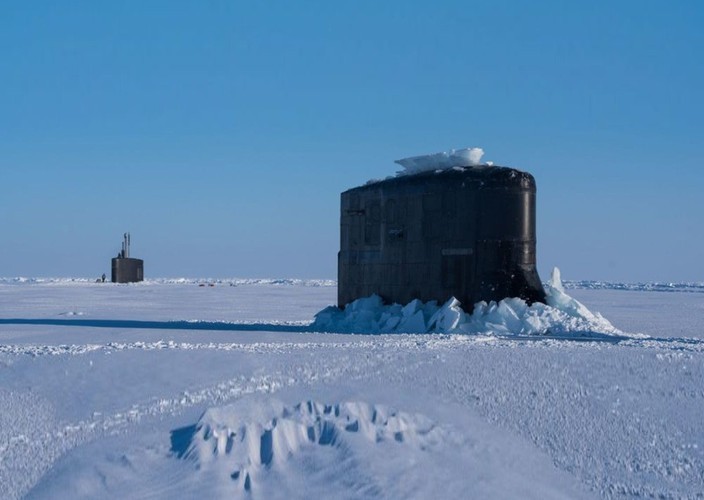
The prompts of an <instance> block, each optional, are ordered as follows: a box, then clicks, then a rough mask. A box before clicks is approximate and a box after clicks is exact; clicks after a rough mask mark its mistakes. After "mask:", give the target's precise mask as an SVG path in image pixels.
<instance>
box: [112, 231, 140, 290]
mask: <svg viewBox="0 0 704 500" xmlns="http://www.w3.org/2000/svg"><path fill="white" fill-rule="evenodd" d="M111 268H112V277H111V281H112V282H113V283H134V282H137V281H143V280H144V261H143V260H142V259H133V258H132V257H130V233H125V235H124V240H123V242H122V250H121V251H120V253H118V254H117V257H114V258H113V259H112V266H111Z"/></svg>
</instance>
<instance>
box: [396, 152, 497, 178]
mask: <svg viewBox="0 0 704 500" xmlns="http://www.w3.org/2000/svg"><path fill="white" fill-rule="evenodd" d="M483 155H484V150H483V149H482V148H463V149H451V150H450V151H444V152H441V153H433V154H428V155H421V156H411V157H409V158H403V159H401V160H396V163H398V164H399V165H401V166H402V167H403V168H404V170H402V171H400V172H397V174H398V175H412V174H417V173H419V172H427V171H432V170H445V169H448V168H453V167H471V166H476V165H480V163H481V160H482V156H483Z"/></svg>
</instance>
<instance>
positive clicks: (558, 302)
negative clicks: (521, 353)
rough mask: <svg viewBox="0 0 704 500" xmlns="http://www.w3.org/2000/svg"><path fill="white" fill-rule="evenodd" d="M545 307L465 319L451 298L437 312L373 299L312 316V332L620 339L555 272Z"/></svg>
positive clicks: (497, 309)
mask: <svg viewBox="0 0 704 500" xmlns="http://www.w3.org/2000/svg"><path fill="white" fill-rule="evenodd" d="M545 292H546V295H547V300H546V302H547V304H541V303H534V304H531V305H528V304H526V302H525V301H524V300H523V299H520V298H506V299H503V300H501V301H499V302H498V303H497V302H494V301H492V302H489V303H486V302H483V301H482V302H478V303H476V304H474V310H473V312H472V314H468V313H466V312H465V311H464V310H463V309H462V307H461V304H460V302H459V301H458V300H457V299H455V298H454V297H453V298H451V299H450V300H448V301H447V302H445V304H444V305H442V306H438V305H437V302H435V301H431V302H427V303H423V302H421V301H420V300H418V299H416V300H413V301H412V302H410V303H408V304H407V305H405V306H401V305H399V304H392V305H384V304H383V302H382V300H381V298H380V297H379V296H377V295H372V296H371V297H366V298H363V299H357V300H355V301H354V302H352V303H350V304H348V305H347V306H345V308H344V309H343V310H341V309H339V308H337V307H334V306H331V307H327V308H325V309H323V310H322V311H320V312H319V313H318V314H316V316H315V321H314V322H313V324H312V325H311V328H312V329H313V330H316V331H325V332H343V333H451V334H485V335H486V334H488V335H550V336H565V337H602V336H604V335H608V336H621V335H624V334H623V332H621V331H620V330H618V329H617V328H615V327H614V326H613V325H612V324H611V323H610V322H609V321H608V320H607V319H605V318H604V317H603V316H601V315H600V314H598V313H592V312H591V311H590V310H589V309H587V308H586V307H585V306H584V305H583V304H582V303H580V302H579V301H577V300H575V299H573V298H572V297H570V296H569V295H567V293H565V290H564V288H563V286H562V282H561V280H560V270H559V269H558V268H554V269H553V271H552V276H551V278H550V282H549V283H548V284H547V285H546V287H545Z"/></svg>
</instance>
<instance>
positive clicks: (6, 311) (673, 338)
mask: <svg viewBox="0 0 704 500" xmlns="http://www.w3.org/2000/svg"><path fill="white" fill-rule="evenodd" d="M283 283H285V284H284V285H283V286H282V284H283ZM204 284H205V286H201V285H204ZM230 284H231V282H228V281H226V280H223V281H217V280H185V281H180V280H156V281H153V282H150V283H140V284H135V285H113V284H110V283H104V284H100V283H94V282H92V281H90V280H83V281H81V280H77V279H74V280H71V279H69V280H52V281H50V282H48V281H42V280H39V279H27V280H24V281H22V282H19V281H12V280H7V281H4V282H3V281H2V280H0V408H2V411H0V498H9V499H12V498H19V497H28V498H144V497H149V498H176V497H178V498H192V497H199V498H255V499H256V498H311V497H332V498H432V497H437V496H438V495H440V496H443V497H447V498H541V499H542V498H631V497H661V498H698V497H700V496H701V492H702V491H704V476H703V475H702V470H704V426H702V424H701V415H703V414H704V385H703V382H702V381H704V327H703V326H702V325H704V300H703V299H702V294H700V293H691V292H692V287H689V288H686V289H685V288H681V289H677V288H674V289H670V290H668V291H667V292H665V291H660V290H659V289H657V288H656V287H650V288H649V287H648V286H647V284H646V286H643V287H640V288H635V289H634V288H631V289H627V288H618V287H611V288H609V287H608V286H602V287H582V288H574V287H572V288H571V289H570V290H569V294H567V293H566V292H565V291H564V290H563V289H561V288H560V287H559V279H558V277H557V276H554V277H553V279H552V280H551V282H550V284H549V286H548V291H549V293H550V297H551V298H550V299H549V302H551V304H547V305H544V307H545V309H544V310H541V311H537V312H529V309H530V308H531V307H533V306H530V307H528V306H525V309H524V306H521V305H520V304H517V303H514V302H508V303H504V310H502V306H501V302H500V303H498V304H494V305H493V306H492V305H491V304H487V305H486V310H485V311H484V312H483V313H482V316H481V317H477V318H480V319H477V318H473V316H474V314H477V312H476V311H477V308H475V311H474V312H473V313H472V315H466V313H464V312H463V311H461V309H458V308H457V307H455V306H456V304H454V305H453V304H452V303H450V304H449V305H448V304H444V305H442V306H435V307H436V310H435V312H433V314H431V315H430V316H429V317H428V318H427V319H428V320H430V319H431V318H432V316H433V315H435V314H437V313H438V312H439V311H442V310H443V309H444V313H442V314H439V315H438V316H443V315H444V316H443V318H440V317H438V318H436V321H435V331H439V330H437V326H438V325H440V326H442V328H444V331H445V332H446V333H437V334H430V335H429V334H427V333H423V334H412V333H408V331H409V330H412V328H411V326H412V325H411V324H410V323H409V324H408V328H406V332H403V331H402V330H404V329H398V328H397V329H396V330H395V333H393V334H391V335H385V334H378V335H351V334H340V333H317V332H314V331H313V325H311V320H312V318H313V317H314V315H315V314H316V313H317V312H318V311H321V309H323V308H324V306H325V305H327V304H331V303H333V302H334V301H335V296H336V293H337V290H336V288H335V287H334V286H327V285H323V286H319V285H314V284H312V283H309V282H293V281H290V280H272V281H268V282H264V281H258V280H254V281H252V282H251V283H239V284H237V286H230ZM210 285H212V286H210ZM694 286H695V289H696V284H695V285H694ZM445 306H447V307H445ZM509 306H510V307H509ZM416 307H419V308H420V309H418V310H423V309H424V308H427V307H429V306H428V304H422V305H420V304H416ZM492 307H493V308H494V309H493V310H492V312H489V310H490V309H492ZM548 307H549V308H552V310H550V309H547V308H548ZM401 309H403V308H401ZM418 310H416V312H415V313H414V314H411V315H410V316H407V317H406V319H408V318H412V317H413V316H414V315H417V312H418ZM590 311H592V312H590ZM596 311H600V312H601V313H603V314H604V316H605V317H606V318H608V320H609V321H607V320H605V319H604V318H603V317H601V316H599V315H598V313H597V312H596ZM460 313H461V314H465V317H464V318H463V317H462V316H461V314H460ZM382 314H383V313H382ZM532 315H534V316H532ZM401 317H402V318H403V315H401ZM530 317H535V318H537V319H538V320H539V321H538V323H533V326H535V325H536V324H540V325H542V326H541V328H536V329H535V330H530V328H529V327H530V325H531V324H532V323H530V321H528V318H530ZM423 320H424V324H423V327H424V328H426V331H427V327H428V324H429V323H428V322H427V321H426V318H425V316H423ZM531 321H532V320H531ZM536 321H537V320H536ZM418 324H419V325H420V323H418ZM461 324H462V325H475V326H476V325H479V326H481V328H475V329H474V330H472V329H469V330H467V331H464V332H463V331H461V330H457V327H458V326H459V325H461ZM453 325H454V329H453ZM546 325H547V330H545V331H544V333H541V332H543V329H542V327H544V326H546ZM357 326H358V325H357ZM522 329H524V330H522ZM419 331H420V329H419ZM447 332H451V333H447ZM364 333H369V332H364Z"/></svg>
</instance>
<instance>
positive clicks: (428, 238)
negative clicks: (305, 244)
mask: <svg viewBox="0 0 704 500" xmlns="http://www.w3.org/2000/svg"><path fill="white" fill-rule="evenodd" d="M535 192H536V189H535V179H534V178H533V176H532V175H530V174H529V173H527V172H521V171H520V170H515V169H512V168H506V167H497V166H477V167H461V168H460V167H456V168H452V169H447V170H442V171H438V172H436V171H433V172H423V173H419V174H413V175H402V176H398V177H394V178H390V179H387V180H384V181H380V182H373V183H369V184H367V185H365V186H361V187H357V188H354V189H350V190H348V191H345V192H344V193H342V196H341V217H340V253H339V256H338V259H339V262H338V305H339V306H340V307H342V306H344V305H345V304H348V303H349V302H352V301H353V300H355V299H358V298H361V297H366V296H369V295H371V294H374V293H376V294H378V295H380V296H381V297H382V298H383V299H384V300H385V301H386V302H397V303H400V304H406V303H408V302H410V301H411V300H413V299H421V300H423V301H430V300H436V301H438V302H440V303H442V302H444V301H446V300H447V299H449V298H450V297H453V296H454V297H456V298H457V299H458V300H460V302H462V305H463V307H464V309H465V310H467V311H470V310H471V309H472V308H473V305H474V304H475V303H476V302H478V301H481V300H484V301H490V300H497V301H498V300H501V299H503V298H506V297H521V298H523V299H525V300H526V301H528V302H529V303H530V302H544V300H545V291H544V290H543V286H542V284H541V282H540V278H539V277H538V272H537V270H536V253H535V246H536V239H535Z"/></svg>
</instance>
